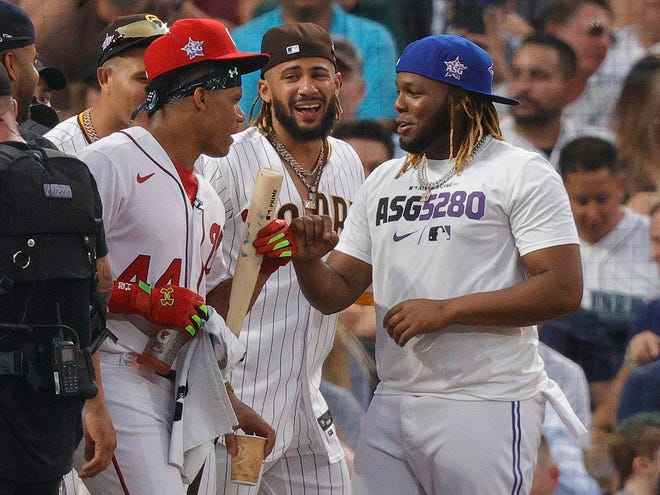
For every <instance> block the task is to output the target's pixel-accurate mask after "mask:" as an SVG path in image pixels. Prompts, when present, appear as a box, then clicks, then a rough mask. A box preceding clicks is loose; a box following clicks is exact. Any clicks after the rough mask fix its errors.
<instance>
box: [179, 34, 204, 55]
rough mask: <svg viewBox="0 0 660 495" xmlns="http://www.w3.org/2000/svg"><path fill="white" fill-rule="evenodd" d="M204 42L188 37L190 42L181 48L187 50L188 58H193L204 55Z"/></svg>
mask: <svg viewBox="0 0 660 495" xmlns="http://www.w3.org/2000/svg"><path fill="white" fill-rule="evenodd" d="M203 44H204V42H203V41H195V40H193V39H192V38H191V37H188V43H186V45H185V46H184V47H183V48H181V50H182V51H184V52H186V55H188V58H190V60H192V59H193V58H195V57H203V56H204V47H203V46H202V45H203Z"/></svg>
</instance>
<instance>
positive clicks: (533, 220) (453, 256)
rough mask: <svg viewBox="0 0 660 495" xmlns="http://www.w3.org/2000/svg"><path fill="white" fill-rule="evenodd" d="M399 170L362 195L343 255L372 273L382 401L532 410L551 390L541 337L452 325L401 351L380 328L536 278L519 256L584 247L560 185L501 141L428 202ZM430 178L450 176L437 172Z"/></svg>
mask: <svg viewBox="0 0 660 495" xmlns="http://www.w3.org/2000/svg"><path fill="white" fill-rule="evenodd" d="M402 163H403V160H402V159H397V160H391V161H389V162H386V163H385V164H383V165H381V166H380V167H378V168H377V169H376V170H375V171H374V172H373V173H372V174H371V175H369V177H368V178H367V180H366V181H365V183H364V185H363V186H362V187H361V188H360V191H359V192H358V195H357V198H356V200H355V202H354V204H353V206H352V207H351V210H350V211H349V214H348V218H347V220H346V226H345V228H344V231H343V233H342V235H341V237H340V241H339V244H338V245H337V247H336V249H337V250H338V251H341V252H344V253H346V254H348V255H350V256H353V257H355V258H358V259H360V260H362V261H364V262H366V263H369V264H371V265H372V266H373V289H374V300H375V304H376V311H377V315H378V323H379V325H380V327H379V328H378V331H377V335H376V361H377V367H378V376H379V377H380V379H381V380H382V382H381V383H380V384H379V386H378V390H377V392H376V393H381V394H398V393H412V394H426V395H437V396H444V397H449V398H452V399H463V400H475V399H477V400H479V399H484V400H523V399H526V398H530V397H532V396H534V395H535V394H536V393H538V392H539V391H540V390H541V389H543V388H544V387H545V386H546V382H547V376H546V374H545V371H544V369H543V362H542V361H541V359H540V358H539V355H538V350H537V347H538V335H537V332H536V327H535V326H529V327H516V328H499V327H498V328H493V329H492V332H490V331H488V330H487V328H485V327H481V328H479V329H478V330H479V331H478V333H477V332H476V331H475V330H476V329H474V328H471V327H469V326H464V325H453V326H451V327H449V328H447V329H445V330H444V331H443V332H436V333H432V334H427V335H420V336H416V337H414V338H413V339H411V341H409V342H408V343H407V344H406V345H405V346H404V347H403V348H401V347H399V346H398V345H397V344H396V343H395V342H394V341H393V340H392V339H391V338H390V337H389V336H388V335H387V333H386V331H385V330H384V329H383V327H382V319H383V317H384V315H385V312H386V311H387V310H389V309H390V308H391V307H392V306H394V305H396V304H398V303H400V302H402V301H405V300H407V299H415V298H428V299H449V298H453V297H457V296H462V295H466V294H473V293H477V292H484V291H493V290H498V289H503V288H506V287H511V286H513V285H515V284H517V283H520V282H522V281H523V280H525V278H526V277H527V276H528V275H527V273H526V272H525V270H524V267H523V263H522V259H521V258H522V256H524V255H526V254H528V253H531V252H533V251H536V250H539V249H544V248H548V247H552V246H557V245H564V244H577V243H578V237H577V232H576V228H575V224H574V221H573V215H572V213H571V209H570V205H569V201H568V196H567V194H566V191H565V189H564V186H563V184H562V181H561V179H560V177H559V175H558V174H557V173H556V172H555V171H554V170H553V168H552V166H551V165H550V164H549V163H548V162H547V161H546V160H544V159H543V158H541V157H540V156H539V155H538V154H537V153H532V152H529V151H525V150H522V149H520V148H517V147H515V146H513V145H511V144H508V143H505V142H502V141H497V140H494V139H492V138H489V140H488V141H487V142H486V143H485V145H484V146H483V147H482V149H481V150H480V151H479V153H478V154H477V155H476V157H475V158H474V160H473V161H472V162H471V163H469V164H468V165H467V167H466V168H465V170H464V171H463V173H462V174H461V175H459V176H456V177H454V178H453V179H451V180H450V181H449V182H448V183H447V184H446V185H445V186H443V187H442V188H440V189H436V190H434V191H433V194H432V195H431V197H430V200H429V201H428V202H426V203H424V204H421V203H420V201H419V197H420V190H421V188H420V186H419V185H418V181H417V171H416V170H409V171H408V172H406V173H405V174H404V175H402V176H401V177H399V178H398V179H395V175H396V173H397V172H398V171H399V170H400V168H401V165H402ZM429 165H430V170H431V173H430V175H431V177H430V179H431V180H433V179H434V178H437V177H439V176H440V175H442V174H443V173H444V172H446V171H448V170H449V169H450V167H451V166H452V163H450V162H449V161H448V160H442V161H433V160H431V161H430V163H429Z"/></svg>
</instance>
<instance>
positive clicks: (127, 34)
mask: <svg viewBox="0 0 660 495" xmlns="http://www.w3.org/2000/svg"><path fill="white" fill-rule="evenodd" d="M169 32H170V28H169V27H168V26H167V23H166V22H163V21H161V20H160V19H159V18H158V17H156V16H155V15H147V16H146V18H145V19H144V20H141V21H135V22H131V23H130V24H126V25H125V26H121V27H118V28H117V29H115V32H114V34H113V35H112V37H111V38H109V39H106V41H104V43H103V47H102V49H103V51H108V50H111V49H112V48H113V47H114V46H116V45H118V44H121V43H122V42H124V41H126V40H134V39H139V38H151V37H153V36H160V35H162V34H167V33H169Z"/></svg>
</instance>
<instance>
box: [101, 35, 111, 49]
mask: <svg viewBox="0 0 660 495" xmlns="http://www.w3.org/2000/svg"><path fill="white" fill-rule="evenodd" d="M112 39H113V36H112V35H111V34H110V33H108V34H106V35H105V39H104V40H103V44H102V45H101V50H105V49H106V48H108V45H110V43H111V42H112Z"/></svg>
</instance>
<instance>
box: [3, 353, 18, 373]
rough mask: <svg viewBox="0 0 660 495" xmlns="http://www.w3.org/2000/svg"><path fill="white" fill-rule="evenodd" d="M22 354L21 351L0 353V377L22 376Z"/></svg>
mask: <svg viewBox="0 0 660 495" xmlns="http://www.w3.org/2000/svg"><path fill="white" fill-rule="evenodd" d="M22 374H23V353H22V352H21V351H11V352H0V375H22Z"/></svg>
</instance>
